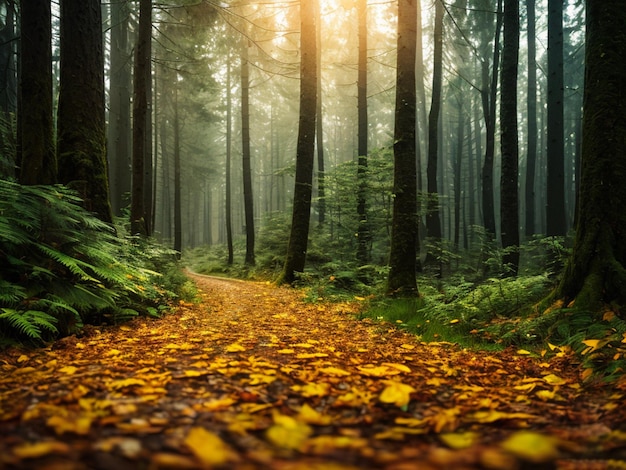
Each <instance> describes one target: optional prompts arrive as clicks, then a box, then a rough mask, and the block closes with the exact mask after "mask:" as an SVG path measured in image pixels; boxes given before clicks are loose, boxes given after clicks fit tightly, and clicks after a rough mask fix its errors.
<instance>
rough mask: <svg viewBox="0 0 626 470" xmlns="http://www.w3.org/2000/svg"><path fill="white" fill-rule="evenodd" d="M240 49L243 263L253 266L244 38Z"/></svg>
mask: <svg viewBox="0 0 626 470" xmlns="http://www.w3.org/2000/svg"><path fill="white" fill-rule="evenodd" d="M241 47H242V50H241V156H242V164H243V166H242V174H243V207H244V213H245V220H246V259H245V264H246V265H248V266H254V262H255V261H254V199H253V197H252V168H251V164H250V64H249V58H248V48H249V47H250V44H249V41H248V39H247V38H245V39H244V40H243V42H242V45H241Z"/></svg>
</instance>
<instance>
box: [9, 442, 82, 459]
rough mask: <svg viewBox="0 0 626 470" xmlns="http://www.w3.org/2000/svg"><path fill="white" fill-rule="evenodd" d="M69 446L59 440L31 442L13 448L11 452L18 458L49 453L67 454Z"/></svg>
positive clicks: (34, 456)
mask: <svg viewBox="0 0 626 470" xmlns="http://www.w3.org/2000/svg"><path fill="white" fill-rule="evenodd" d="M69 451H70V446H68V445H67V444H65V443H64V442H59V441H45V442H33V443H29V444H22V445H20V446H17V447H15V448H13V454H14V455H15V456H16V457H19V458H20V459H37V458H39V457H44V456H46V455H49V454H67V453H68V452H69Z"/></svg>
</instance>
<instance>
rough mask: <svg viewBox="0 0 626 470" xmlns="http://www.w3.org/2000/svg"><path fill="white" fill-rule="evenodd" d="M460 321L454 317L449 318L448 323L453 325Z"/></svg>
mask: <svg viewBox="0 0 626 470" xmlns="http://www.w3.org/2000/svg"><path fill="white" fill-rule="evenodd" d="M460 321H461V320H459V319H458V318H455V319H453V320H450V324H451V325H454V324H455V323H458V322H460Z"/></svg>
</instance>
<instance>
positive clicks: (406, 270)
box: [387, 0, 419, 297]
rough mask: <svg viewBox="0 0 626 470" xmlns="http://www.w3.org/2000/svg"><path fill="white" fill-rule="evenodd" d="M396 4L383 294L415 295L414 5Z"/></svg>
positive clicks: (402, 0)
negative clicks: (390, 207)
mask: <svg viewBox="0 0 626 470" xmlns="http://www.w3.org/2000/svg"><path fill="white" fill-rule="evenodd" d="M417 1H419V0H399V3H398V65H397V77H396V111H395V124H394V145H393V153H394V172H393V187H394V190H393V192H394V196H395V197H394V200H393V220H392V232H391V250H390V255H389V265H390V268H391V269H390V271H389V277H388V280H387V292H388V293H389V294H393V295H400V296H406V297H414V296H417V295H418V289H417V281H416V277H415V271H416V268H417V253H418V248H417V245H418V233H417V232H418V227H417V170H416V161H415V158H416V157H415V154H416V152H415V122H416V99H415V93H416V91H415V47H416V36H417V24H416V18H417V10H416V2H417Z"/></svg>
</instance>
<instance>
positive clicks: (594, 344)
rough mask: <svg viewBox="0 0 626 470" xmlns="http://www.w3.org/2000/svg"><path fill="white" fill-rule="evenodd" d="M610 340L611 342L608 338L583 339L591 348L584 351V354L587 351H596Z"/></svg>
mask: <svg viewBox="0 0 626 470" xmlns="http://www.w3.org/2000/svg"><path fill="white" fill-rule="evenodd" d="M608 342H609V340H608V339H586V340H584V341H583V344H584V345H585V346H589V348H587V349H586V350H585V351H583V354H587V353H590V352H593V351H595V350H596V349H600V348H603V347H604V346H606V345H607V344H608Z"/></svg>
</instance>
